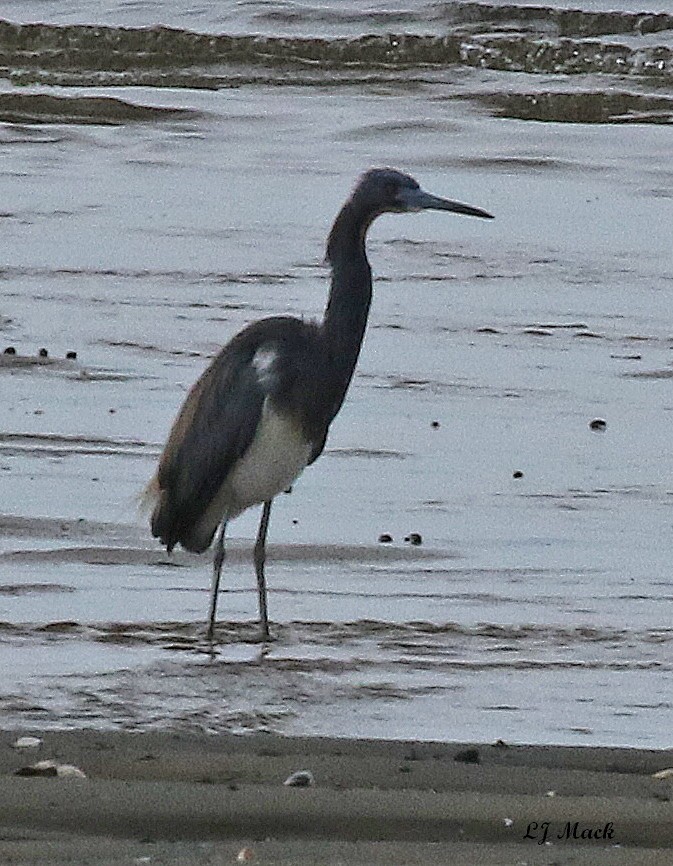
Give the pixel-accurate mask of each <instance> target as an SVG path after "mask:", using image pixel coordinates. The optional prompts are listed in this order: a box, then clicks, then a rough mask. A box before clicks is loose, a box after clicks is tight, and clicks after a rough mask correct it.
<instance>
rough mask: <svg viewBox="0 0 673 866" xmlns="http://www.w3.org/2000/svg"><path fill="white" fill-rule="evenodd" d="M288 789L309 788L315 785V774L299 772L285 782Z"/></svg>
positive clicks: (307, 771) (306, 771) (304, 771)
mask: <svg viewBox="0 0 673 866" xmlns="http://www.w3.org/2000/svg"><path fill="white" fill-rule="evenodd" d="M283 784H284V785H287V787H288V788H308V787H310V786H311V785H315V779H314V778H313V773H312V772H311V771H310V770H297V772H296V773H292V775H291V776H288V777H287V779H286V780H285V781H284V782H283Z"/></svg>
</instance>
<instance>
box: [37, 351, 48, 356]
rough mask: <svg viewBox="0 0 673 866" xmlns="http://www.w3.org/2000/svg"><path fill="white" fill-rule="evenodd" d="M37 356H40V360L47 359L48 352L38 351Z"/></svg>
mask: <svg viewBox="0 0 673 866" xmlns="http://www.w3.org/2000/svg"><path fill="white" fill-rule="evenodd" d="M37 354H38V355H39V356H40V358H48V357H49V352H48V351H47V350H46V349H39V350H38V353H37Z"/></svg>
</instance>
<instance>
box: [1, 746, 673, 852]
mask: <svg viewBox="0 0 673 866" xmlns="http://www.w3.org/2000/svg"><path fill="white" fill-rule="evenodd" d="M33 733H34V734H35V735H36V736H38V737H40V738H41V739H42V744H41V745H40V746H39V747H38V748H35V749H28V750H27V749H23V750H18V749H16V748H14V747H13V746H12V744H13V743H14V742H15V740H16V735H15V733H14V732H4V733H3V734H2V735H1V736H0V773H1V774H2V783H1V785H0V815H1V816H2V819H1V824H2V828H1V830H0V860H2V862H8V863H9V862H11V863H21V864H33V863H34V864H49V863H54V864H56V863H59V864H60V863H73V864H94V863H95V864H100V863H110V864H117V863H120V864H121V863H129V862H134V863H166V864H177V863H180V864H220V863H230V862H236V858H237V856H238V854H239V853H240V852H241V851H242V849H243V848H248V849H250V852H251V854H252V857H253V858H254V860H253V862H258V863H260V864H286V863H287V864H289V863H298V864H303V863H306V864H309V863H311V864H315V863H326V864H337V863H349V864H350V863H358V864H359V863H363V864H364V863H400V864H402V863H412V864H414V863H426V862H428V858H431V859H432V860H433V861H434V862H437V863H461V864H472V863H474V864H479V863H484V864H501V866H502V864H512V866H514V864H518V866H521V864H524V863H526V864H552V863H553V864H571V863H572V864H602V863H605V864H612V863H615V864H618V863H619V864H621V863H623V864H627V863H628V864H659V863H660V864H664V863H670V859H671V854H672V849H673V829H672V827H673V824H672V822H671V817H673V806H672V805H671V803H670V801H669V794H670V781H667V780H660V779H655V778H653V777H652V774H653V773H655V772H658V771H660V770H662V769H665V768H666V767H668V765H669V764H670V763H672V762H673V755H672V754H671V753H670V752H658V751H643V750H636V749H589V748H575V747H544V746H518V747H515V746H508V745H507V744H504V743H499V744H497V745H490V746H485V745H475V744H456V743H454V744H441V743H428V742H425V743H419V742H408V741H407V742H402V741H397V742H394V741H381V740H379V741H372V740H360V741H346V740H335V739H327V738H296V739H295V738H282V737H277V736H270V735H251V736H245V737H237V736H231V735H224V736H187V735H177V734H172V733H171V734H166V733H151V734H121V733H98V732H90V731H89V732H87V731H81V732H72V731H68V732H45V733H44V734H41V733H40V732H33ZM45 759H51V760H55V761H56V762H57V763H62V764H72V765H75V766H77V767H78V768H79V769H81V770H82V771H84V773H85V774H86V778H85V779H82V778H61V777H58V776H57V777H50V778H37V777H22V776H16V775H15V773H16V770H17V769H19V768H21V767H26V766H28V765H31V764H34V763H35V762H36V761H38V760H45ZM297 770H310V771H311V772H312V774H313V776H314V780H315V783H314V785H313V786H311V787H306V788H296V787H288V786H286V785H284V784H283V782H284V781H285V779H286V778H287V777H288V776H289V775H290V774H291V773H293V772H295V771H297ZM143 858H149V859H143Z"/></svg>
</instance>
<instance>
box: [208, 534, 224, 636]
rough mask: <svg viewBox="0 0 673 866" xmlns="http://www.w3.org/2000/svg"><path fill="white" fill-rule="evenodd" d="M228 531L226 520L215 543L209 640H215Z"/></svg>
mask: <svg viewBox="0 0 673 866" xmlns="http://www.w3.org/2000/svg"><path fill="white" fill-rule="evenodd" d="M226 531H227V520H226V518H225V519H224V520H223V521H222V525H221V526H220V531H219V532H218V533H217V541H216V542H215V556H214V557H213V581H212V583H211V585H210V612H209V614H208V631H207V632H206V635H207V637H208V640H212V639H213V631H214V629H215V611H216V610H217V593H218V591H219V588H220V575H221V573H222V563H223V562H224V533H225V532H226Z"/></svg>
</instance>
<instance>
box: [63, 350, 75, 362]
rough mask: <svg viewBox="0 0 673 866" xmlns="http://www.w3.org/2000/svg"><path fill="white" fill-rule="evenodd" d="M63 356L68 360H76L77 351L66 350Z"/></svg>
mask: <svg viewBox="0 0 673 866" xmlns="http://www.w3.org/2000/svg"><path fill="white" fill-rule="evenodd" d="M65 357H66V358H67V359H68V361H76V360H77V352H66V355H65Z"/></svg>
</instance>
